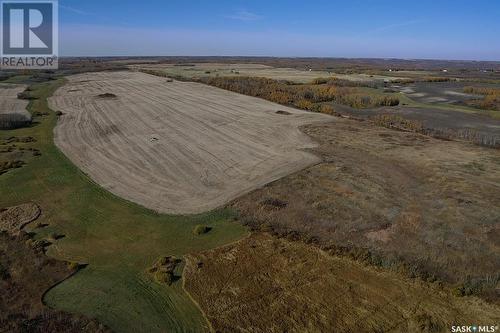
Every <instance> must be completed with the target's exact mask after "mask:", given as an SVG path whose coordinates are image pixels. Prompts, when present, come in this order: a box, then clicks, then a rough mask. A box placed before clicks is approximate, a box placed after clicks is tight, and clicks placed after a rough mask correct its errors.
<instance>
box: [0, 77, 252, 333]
mask: <svg viewBox="0 0 500 333" xmlns="http://www.w3.org/2000/svg"><path fill="white" fill-rule="evenodd" d="M61 84H63V81H62V80H59V81H53V82H49V83H43V84H37V85H36V86H34V88H35V94H36V95H38V96H39V97H40V99H39V100H36V101H33V102H32V103H31V104H30V106H29V110H30V111H31V112H33V111H49V109H48V106H47V102H46V97H47V96H50V95H51V94H52V93H53V92H54V91H55V89H57V87H58V86H60V85H61ZM36 120H38V121H39V122H40V123H39V124H38V125H36V126H33V127H31V128H26V129H19V130H13V131H3V132H0V138H6V137H10V136H33V137H35V138H36V139H37V142H36V143H35V144H33V145H32V146H33V147H34V148H38V149H40V151H41V152H42V156H41V157H38V158H36V159H32V160H31V161H29V163H28V164H27V165H26V166H24V167H23V168H21V169H17V170H13V171H10V172H8V173H6V174H4V175H2V176H1V177H0V207H6V206H11V205H16V204H20V203H23V202H27V201H35V202H37V203H38V204H40V206H41V207H42V209H43V214H42V217H41V218H40V219H39V220H38V222H42V223H48V224H49V226H48V227H47V228H44V229H36V230H35V231H37V232H39V233H38V234H37V237H39V238H44V237H45V236H46V235H47V234H49V233H52V232H57V233H61V234H64V235H65V236H66V237H65V238H62V239H60V240H58V241H56V243H55V244H54V245H53V246H51V247H50V248H49V251H48V253H49V255H52V256H55V257H57V258H61V259H65V260H74V261H80V262H84V263H88V264H89V266H88V267H87V268H85V269H84V270H82V271H80V272H79V273H78V274H76V275H75V276H74V277H72V278H70V279H69V280H66V281H65V282H63V283H62V284H60V285H59V286H57V287H56V288H54V289H52V290H51V291H50V292H49V293H48V294H47V295H46V297H45V302H46V303H47V304H48V305H50V306H53V307H56V308H58V309H61V310H67V311H71V312H78V313H82V314H85V315H88V316H90V317H95V318H97V319H99V320H100V321H101V322H102V323H104V324H106V325H108V326H109V327H111V328H112V329H114V330H116V331H119V332H133V331H149V332H154V331H169V332H173V331H189V332H196V331H203V330H204V327H206V322H205V320H204V318H203V316H202V314H201V313H200V311H199V310H198V308H197V307H196V306H195V305H194V304H193V303H192V302H191V301H190V299H189V297H188V296H187V294H186V293H185V292H184V291H183V289H182V286H181V282H180V281H178V282H176V283H175V284H174V285H173V286H171V287H166V286H163V285H158V284H156V283H155V282H153V281H152V280H151V279H150V278H149V276H148V275H147V274H146V273H145V270H146V269H147V268H148V267H150V266H151V265H152V263H153V262H154V261H155V260H156V259H157V258H158V257H159V256H162V255H176V256H182V255H183V254H186V253H189V252H193V251H200V250H203V249H210V248H214V247H217V246H220V245H223V244H226V243H229V242H232V241H234V240H236V239H238V238H240V237H242V236H243V235H244V234H245V230H244V229H243V228H242V227H240V226H239V225H238V224H236V223H231V219H232V214H231V212H229V211H224V210H220V211H214V212H210V213H206V214H202V215H198V216H189V217H182V216H166V215H159V214H156V213H154V212H152V211H150V210H147V209H145V208H142V207H140V206H138V205H135V204H133V203H130V202H127V201H125V200H122V199H120V198H118V197H116V196H114V195H112V194H110V193H109V192H107V191H105V190H103V189H102V188H101V187H99V186H97V185H96V184H94V183H92V182H91V181H90V180H89V179H88V177H86V176H85V175H84V174H83V173H82V172H81V171H79V170H78V169H77V168H76V167H75V166H74V165H73V164H72V163H71V162H70V161H69V160H68V159H67V158H66V157H65V156H64V155H63V154H62V153H61V152H60V151H59V150H58V149H57V148H56V147H55V145H54V144H53V127H54V126H55V124H56V121H57V119H56V116H55V114H54V113H53V112H52V111H50V115H49V116H45V117H43V118H38V119H36ZM199 223H206V224H208V225H210V226H212V227H213V230H212V231H211V232H210V233H208V234H206V235H202V236H195V235H193V233H192V230H193V228H194V226H195V225H196V224H199Z"/></svg>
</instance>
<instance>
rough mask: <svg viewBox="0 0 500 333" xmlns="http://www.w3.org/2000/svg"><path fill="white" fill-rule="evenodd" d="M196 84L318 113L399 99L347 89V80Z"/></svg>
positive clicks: (229, 79) (224, 79)
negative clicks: (328, 105) (330, 105)
mask: <svg viewBox="0 0 500 333" xmlns="http://www.w3.org/2000/svg"><path fill="white" fill-rule="evenodd" d="M197 81H198V82H202V83H205V84H208V85H211V86H215V87H218V88H222V89H226V90H230V91H234V92H237V93H240V94H245V95H249V96H255V97H260V98H264V99H267V100H269V101H271V102H275V103H279V104H283V105H290V106H295V107H298V108H299V109H304V110H310V111H317V112H321V110H320V107H321V104H320V103H323V102H334V103H338V104H344V105H348V106H351V107H354V108H365V107H376V106H395V105H398V104H399V99H398V98H397V97H395V96H393V95H377V94H367V93H364V92H363V91H361V90H359V89H357V88H355V87H352V85H346V84H345V82H346V81H344V80H335V79H332V80H329V81H327V82H324V83H323V81H321V80H320V81H319V83H320V84H317V83H316V84H309V85H306V84H290V83H289V82H282V81H276V80H272V79H266V78H258V77H205V78H199V79H197ZM343 82H344V83H343ZM337 83H338V84H337Z"/></svg>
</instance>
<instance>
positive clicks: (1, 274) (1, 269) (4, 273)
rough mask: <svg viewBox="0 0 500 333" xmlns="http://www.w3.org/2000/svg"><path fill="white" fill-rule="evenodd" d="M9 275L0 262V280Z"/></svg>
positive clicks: (5, 278)
mask: <svg viewBox="0 0 500 333" xmlns="http://www.w3.org/2000/svg"><path fill="white" fill-rule="evenodd" d="M9 277H10V274H9V270H8V269H7V268H5V267H4V266H3V265H2V264H1V263H0V280H7V279H8V278H9Z"/></svg>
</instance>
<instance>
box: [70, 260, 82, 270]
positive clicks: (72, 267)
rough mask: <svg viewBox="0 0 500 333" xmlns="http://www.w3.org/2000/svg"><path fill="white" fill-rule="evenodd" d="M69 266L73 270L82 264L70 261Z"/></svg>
mask: <svg viewBox="0 0 500 333" xmlns="http://www.w3.org/2000/svg"><path fill="white" fill-rule="evenodd" d="M68 268H69V269H70V270H71V271H76V270H78V269H79V268H80V264H79V263H77V262H75V261H69V262H68Z"/></svg>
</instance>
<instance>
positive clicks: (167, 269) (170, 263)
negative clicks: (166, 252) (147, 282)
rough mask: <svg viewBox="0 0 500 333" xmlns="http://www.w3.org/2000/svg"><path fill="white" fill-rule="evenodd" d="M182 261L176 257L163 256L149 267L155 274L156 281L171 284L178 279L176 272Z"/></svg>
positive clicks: (151, 272) (150, 271) (149, 270)
mask: <svg viewBox="0 0 500 333" xmlns="http://www.w3.org/2000/svg"><path fill="white" fill-rule="evenodd" d="M180 262H181V260H180V259H177V258H175V257H162V258H160V259H158V260H157V261H156V263H155V264H154V266H153V267H151V268H149V269H148V272H149V273H150V274H153V277H154V279H155V280H156V282H158V283H162V284H167V285H171V284H172V283H173V282H174V281H175V280H176V276H175V274H174V272H175V268H176V267H177V265H178V264H179V263H180Z"/></svg>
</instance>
